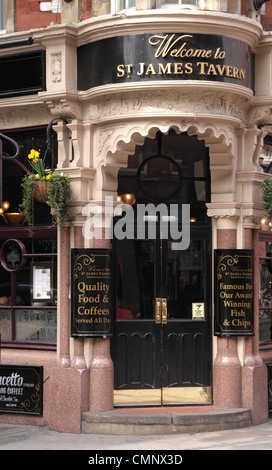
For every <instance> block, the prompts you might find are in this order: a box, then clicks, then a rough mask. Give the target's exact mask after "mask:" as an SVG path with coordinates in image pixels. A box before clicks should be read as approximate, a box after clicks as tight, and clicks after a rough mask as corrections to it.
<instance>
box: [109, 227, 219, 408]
mask: <svg viewBox="0 0 272 470" xmlns="http://www.w3.org/2000/svg"><path fill="white" fill-rule="evenodd" d="M192 225H193V224H192ZM209 235H210V231H209V230H207V229H205V227H204V228H203V227H202V228H201V229H199V228H196V227H195V228H191V239H190V246H189V247H188V249H187V250H176V249H173V242H172V241H171V239H168V240H166V239H160V238H159V237H158V238H157V239H154V240H137V239H135V240H116V262H117V280H116V284H117V305H116V321H115V327H114V335H113V341H112V356H113V361H114V368H115V404H116V405H165V404H185V403H187V404H189V403H190V404H196V403H210V402H211V331H210V329H211V325H210V288H211V286H210V273H211V269H210V265H209V260H210V241H209V240H210V237H209Z"/></svg>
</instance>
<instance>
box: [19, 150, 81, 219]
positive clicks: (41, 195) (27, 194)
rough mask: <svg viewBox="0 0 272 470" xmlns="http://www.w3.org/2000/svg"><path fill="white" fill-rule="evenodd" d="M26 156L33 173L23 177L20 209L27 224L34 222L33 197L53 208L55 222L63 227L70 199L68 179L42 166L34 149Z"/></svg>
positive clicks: (70, 192)
mask: <svg viewBox="0 0 272 470" xmlns="http://www.w3.org/2000/svg"><path fill="white" fill-rule="evenodd" d="M28 158H29V160H30V164H31V166H32V168H33V169H34V171H35V173H30V174H27V175H25V176H24V178H23V181H22V192H23V197H22V203H21V205H20V210H21V212H22V213H23V214H25V215H26V216H27V221H28V225H30V226H31V225H33V223H34V214H33V208H34V204H33V199H36V200H38V201H39V202H43V203H46V204H47V205H48V206H49V207H51V209H54V211H55V213H56V215H57V217H56V223H57V224H58V225H59V226H60V228H63V227H64V222H65V220H66V218H67V213H68V209H69V204H70V201H71V194H72V189H71V182H70V179H69V178H68V177H67V176H64V175H63V174H62V173H57V172H55V171H54V170H53V169H46V168H44V163H43V161H42V160H41V159H40V155H39V152H37V151H36V150H34V149H32V150H31V152H30V154H29V155H28Z"/></svg>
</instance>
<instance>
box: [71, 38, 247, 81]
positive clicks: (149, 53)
mask: <svg viewBox="0 0 272 470" xmlns="http://www.w3.org/2000/svg"><path fill="white" fill-rule="evenodd" d="M77 59H78V64H77V66H78V89H79V90H88V89H89V88H92V87H96V86H100V85H105V84H112V83H121V84H123V83H131V82H139V81H150V80H151V81H154V80H205V81H207V80H208V81H217V82H226V83H232V84H235V85H242V86H245V87H247V88H250V89H251V90H253V88H254V83H253V76H254V73H253V72H254V55H253V54H252V52H251V49H250V47H249V45H248V44H246V43H244V42H242V41H239V40H237V39H233V38H229V37H224V36H218V35H214V34H195V33H186V32H181V33H167V32H166V33H150V34H135V35H125V36H116V37H111V38H106V39H102V40H100V41H96V42H93V43H89V44H85V45H83V46H80V47H79V48H78V53H77Z"/></svg>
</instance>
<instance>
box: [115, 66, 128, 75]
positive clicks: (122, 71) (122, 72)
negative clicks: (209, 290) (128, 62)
mask: <svg viewBox="0 0 272 470" xmlns="http://www.w3.org/2000/svg"><path fill="white" fill-rule="evenodd" d="M125 75H126V72H125V66H124V64H120V65H117V77H119V78H123V77H124V76H125Z"/></svg>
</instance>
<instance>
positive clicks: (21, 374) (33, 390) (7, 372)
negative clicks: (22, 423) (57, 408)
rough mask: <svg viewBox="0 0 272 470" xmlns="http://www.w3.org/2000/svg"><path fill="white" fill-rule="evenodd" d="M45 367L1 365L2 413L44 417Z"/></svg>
mask: <svg viewBox="0 0 272 470" xmlns="http://www.w3.org/2000/svg"><path fill="white" fill-rule="evenodd" d="M42 398H43V367H41V366H38V367H37V366H16V365H0V412H1V413H3V412H6V413H20V414H31V415H39V416H41V415H42V407H43V400H42Z"/></svg>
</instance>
